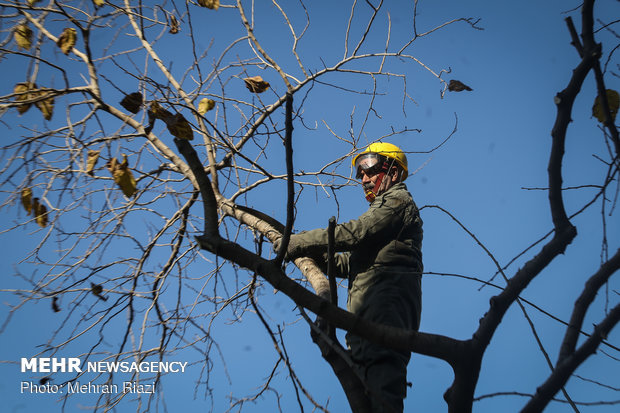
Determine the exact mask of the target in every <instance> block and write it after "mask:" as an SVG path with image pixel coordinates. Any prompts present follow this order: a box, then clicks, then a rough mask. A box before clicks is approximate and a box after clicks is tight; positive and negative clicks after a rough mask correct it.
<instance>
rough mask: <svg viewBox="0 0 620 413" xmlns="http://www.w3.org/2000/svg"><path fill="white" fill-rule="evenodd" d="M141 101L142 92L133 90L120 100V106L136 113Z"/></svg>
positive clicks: (142, 99) (138, 110)
mask: <svg viewBox="0 0 620 413" xmlns="http://www.w3.org/2000/svg"><path fill="white" fill-rule="evenodd" d="M143 102H144V98H143V97H142V93H140V92H134V93H130V94H129V95H126V96H125V97H124V98H123V100H121V106H122V107H124V108H125V109H127V110H128V111H129V112H131V113H138V112H140V107H141V106H142V103H143Z"/></svg>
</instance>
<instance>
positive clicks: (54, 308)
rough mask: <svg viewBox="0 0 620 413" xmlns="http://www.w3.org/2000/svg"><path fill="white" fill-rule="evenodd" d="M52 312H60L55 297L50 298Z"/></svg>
mask: <svg viewBox="0 0 620 413" xmlns="http://www.w3.org/2000/svg"><path fill="white" fill-rule="evenodd" d="M52 310H54V312H55V313H57V312H59V311H60V306H59V305H58V297H56V296H54V297H52ZM44 378H45V377H44ZM41 380H43V379H41Z"/></svg>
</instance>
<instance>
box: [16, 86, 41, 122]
mask: <svg viewBox="0 0 620 413" xmlns="http://www.w3.org/2000/svg"><path fill="white" fill-rule="evenodd" d="M36 87H37V85H35V84H34V83H32V82H23V83H18V84H16V85H15V87H13V93H14V94H15V95H16V96H15V101H16V102H22V101H26V100H30V99H32V97H33V96H32V94H31V93H30V91H31V90H35V89H36ZM31 105H32V104H31V103H24V104H21V105H17V111H18V112H19V114H20V115H23V114H24V113H26V111H28V109H30V106H31Z"/></svg>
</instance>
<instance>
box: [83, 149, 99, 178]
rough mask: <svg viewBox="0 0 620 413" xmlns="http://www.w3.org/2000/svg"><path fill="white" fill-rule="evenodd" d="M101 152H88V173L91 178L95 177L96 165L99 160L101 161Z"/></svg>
mask: <svg viewBox="0 0 620 413" xmlns="http://www.w3.org/2000/svg"><path fill="white" fill-rule="evenodd" d="M100 153H101V151H93V150H89V151H88V158H87V159H86V173H87V174H88V175H90V176H94V175H95V172H94V171H95V165H96V164H97V160H98V159H99V154H100Z"/></svg>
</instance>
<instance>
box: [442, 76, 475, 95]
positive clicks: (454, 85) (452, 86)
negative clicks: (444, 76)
mask: <svg viewBox="0 0 620 413" xmlns="http://www.w3.org/2000/svg"><path fill="white" fill-rule="evenodd" d="M448 90H449V91H450V92H462V91H464V90H469V91H472V90H473V89H472V88H470V87H469V86H467V85H466V84H464V83H463V82H461V81H460V80H454V79H452V80H451V81H450V83H449V84H448Z"/></svg>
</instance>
